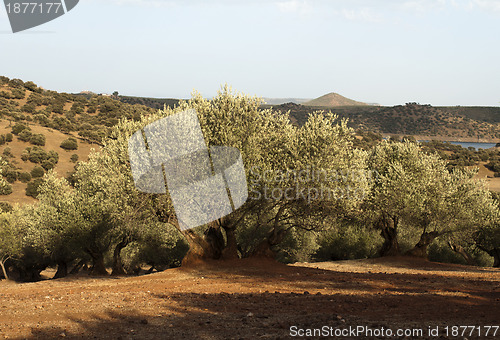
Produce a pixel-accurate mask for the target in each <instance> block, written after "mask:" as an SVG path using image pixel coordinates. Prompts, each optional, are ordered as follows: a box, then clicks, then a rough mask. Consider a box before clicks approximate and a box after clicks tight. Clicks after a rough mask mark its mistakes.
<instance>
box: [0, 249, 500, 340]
mask: <svg viewBox="0 0 500 340" xmlns="http://www.w3.org/2000/svg"><path fill="white" fill-rule="evenodd" d="M499 324H500V270H498V269H492V268H475V267H467V266H460V265H450V264H439V263H431V262H427V261H423V260H416V259H409V258H385V259H375V260H356V261H342V262H325V263H311V264H295V265H289V266H287V265H283V264H279V263H276V262H273V261H270V260H255V259H252V260H236V261H230V262H209V263H205V264H200V265H197V266H193V267H188V268H177V269H170V270H167V271H165V272H161V273H155V274H151V275H148V276H141V277H124V278H90V277H87V276H79V277H70V278H66V279H60V280H48V281H43V282H38V283H24V284H17V283H10V282H5V281H1V282H0V338H9V339H51V338H62V337H65V338H69V339H87V338H94V339H287V338H290V329H291V327H292V326H298V327H299V328H301V329H307V328H321V327H323V326H328V327H333V328H336V329H347V328H348V327H350V326H351V327H357V326H365V327H368V328H370V329H371V330H372V331H374V330H376V329H381V328H382V327H384V328H385V329H387V328H390V329H391V330H393V331H394V332H396V330H397V329H422V330H423V332H424V333H423V334H424V335H423V336H422V337H412V336H408V337H406V338H407V339H413V338H420V339H432V338H439V337H431V336H429V335H428V329H429V327H438V326H439V327H440V336H441V338H451V336H448V337H447V336H445V333H444V332H445V331H444V328H443V327H445V326H448V327H452V326H461V325H463V326H466V325H467V326H471V325H474V326H481V327H483V326H490V325H499ZM450 329H451V328H450ZM481 331H483V334H484V331H485V328H481ZM475 334H476V333H475ZM476 335H477V334H476ZM490 335H491V333H490ZM498 336H500V330H499V331H498V332H497V337H498ZM306 338H311V337H306ZM344 338H346V337H344ZM347 338H349V337H347ZM367 338H369V339H378V338H384V337H381V336H379V337H375V336H373V337H369V336H360V337H358V339H367ZM392 338H393V339H395V338H403V337H396V336H394V337H392ZM456 338H457V339H464V338H469V339H473V338H478V337H477V336H468V337H456ZM482 338H483V339H486V338H491V339H493V338H494V337H491V336H489V337H482Z"/></svg>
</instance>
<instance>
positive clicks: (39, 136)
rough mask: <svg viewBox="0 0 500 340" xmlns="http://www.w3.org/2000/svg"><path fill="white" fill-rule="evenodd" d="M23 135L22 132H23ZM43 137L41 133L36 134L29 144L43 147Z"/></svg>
mask: <svg viewBox="0 0 500 340" xmlns="http://www.w3.org/2000/svg"><path fill="white" fill-rule="evenodd" d="M23 133H24V131H23ZM45 140H46V139H45V136H44V135H43V134H41V133H36V134H34V135H32V136H31V138H30V143H31V144H33V145H39V146H44V145H45Z"/></svg>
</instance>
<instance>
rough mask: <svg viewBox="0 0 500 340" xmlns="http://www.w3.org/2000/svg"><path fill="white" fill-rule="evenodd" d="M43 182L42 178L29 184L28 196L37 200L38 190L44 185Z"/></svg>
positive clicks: (27, 188)
mask: <svg viewBox="0 0 500 340" xmlns="http://www.w3.org/2000/svg"><path fill="white" fill-rule="evenodd" d="M42 183H43V180H42V179H41V178H37V179H35V180H33V181H31V182H29V183H28V185H27V186H26V196H31V197H33V198H37V196H38V193H39V191H38V189H39V187H40V185H42Z"/></svg>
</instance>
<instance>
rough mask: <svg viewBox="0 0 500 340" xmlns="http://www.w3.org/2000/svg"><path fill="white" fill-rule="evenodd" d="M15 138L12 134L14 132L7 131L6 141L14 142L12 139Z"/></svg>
mask: <svg viewBox="0 0 500 340" xmlns="http://www.w3.org/2000/svg"><path fill="white" fill-rule="evenodd" d="M13 138H14V137H13V136H12V133H7V134H6V135H5V141H6V142H7V143H9V142H12V139H13Z"/></svg>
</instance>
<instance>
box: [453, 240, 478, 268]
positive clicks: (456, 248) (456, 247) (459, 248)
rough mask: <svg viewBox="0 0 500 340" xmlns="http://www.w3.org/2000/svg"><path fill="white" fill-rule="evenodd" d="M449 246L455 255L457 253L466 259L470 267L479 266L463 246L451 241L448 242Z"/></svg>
mask: <svg viewBox="0 0 500 340" xmlns="http://www.w3.org/2000/svg"><path fill="white" fill-rule="evenodd" d="M448 246H449V247H450V248H451V250H453V251H454V252H455V253H457V254H459V255H460V256H462V257H463V258H464V260H465V262H467V264H468V265H471V266H476V265H477V263H476V260H474V258H473V257H472V256H471V255H470V254H469V253H468V252H467V251H466V250H465V249H464V247H462V246H461V245H459V244H455V243H453V242H451V241H449V242H448Z"/></svg>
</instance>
